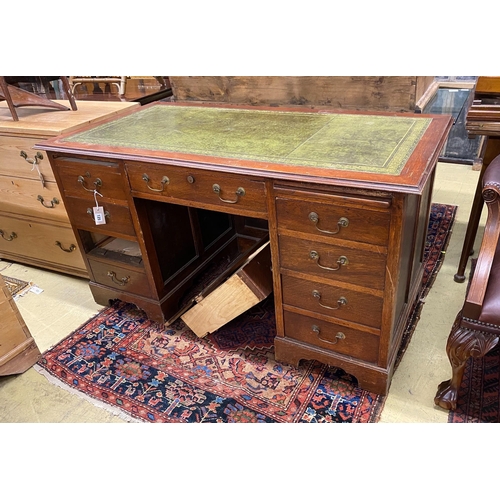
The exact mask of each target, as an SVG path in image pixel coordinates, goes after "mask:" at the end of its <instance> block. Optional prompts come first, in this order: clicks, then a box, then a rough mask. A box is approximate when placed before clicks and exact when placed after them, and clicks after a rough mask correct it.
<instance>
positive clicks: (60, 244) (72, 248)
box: [56, 241, 76, 253]
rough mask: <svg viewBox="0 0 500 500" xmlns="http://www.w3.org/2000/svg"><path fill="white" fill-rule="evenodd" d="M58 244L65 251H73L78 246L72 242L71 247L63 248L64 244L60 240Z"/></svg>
mask: <svg viewBox="0 0 500 500" xmlns="http://www.w3.org/2000/svg"><path fill="white" fill-rule="evenodd" d="M56 245H57V246H58V247H59V248H60V249H61V250H62V251H63V252H67V253H71V252H74V251H75V250H76V246H75V245H73V244H71V245H70V246H69V248H67V249H66V248H63V246H62V243H61V242H60V241H56Z"/></svg>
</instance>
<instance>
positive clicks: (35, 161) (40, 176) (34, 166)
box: [31, 156, 45, 187]
mask: <svg viewBox="0 0 500 500" xmlns="http://www.w3.org/2000/svg"><path fill="white" fill-rule="evenodd" d="M33 170H36V171H37V173H38V178H39V179H40V182H41V183H42V187H45V179H44V178H43V174H42V172H40V169H39V168H38V158H37V157H36V156H35V158H34V159H33V167H31V171H32V172H33Z"/></svg>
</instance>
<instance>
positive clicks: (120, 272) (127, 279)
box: [88, 258, 151, 297]
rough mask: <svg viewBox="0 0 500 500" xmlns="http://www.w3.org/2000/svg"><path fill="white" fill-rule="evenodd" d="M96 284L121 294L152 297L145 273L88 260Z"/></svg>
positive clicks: (142, 270) (113, 264) (112, 263)
mask: <svg viewBox="0 0 500 500" xmlns="http://www.w3.org/2000/svg"><path fill="white" fill-rule="evenodd" d="M88 263H89V266H90V268H91V270H92V274H93V278H94V281H95V282H96V283H100V284H101V285H105V286H108V287H111V288H114V289H115V290H119V291H120V292H126V293H133V294H135V295H140V296H142V297H151V290H150V288H149V282H148V279H147V277H146V274H145V271H144V269H142V268H137V270H134V269H131V268H130V267H121V266H118V265H116V264H115V263H114V262H106V263H104V262H100V261H98V260H94V259H92V258H89V259H88Z"/></svg>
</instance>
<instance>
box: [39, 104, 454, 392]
mask: <svg viewBox="0 0 500 500" xmlns="http://www.w3.org/2000/svg"><path fill="white" fill-rule="evenodd" d="M450 126H451V118H450V117H447V116H433V115H414V114H396V113H366V112H364V113H360V112H353V111H349V112H342V111H340V112H339V111H335V112H332V111H330V110H321V109H312V110H304V109H297V108H295V109H291V108H290V109H283V108H263V107H245V106H232V107H223V106H219V105H214V104H186V103H184V104H180V103H154V104H151V105H147V106H144V107H142V108H140V109H133V110H130V111H126V112H124V113H122V114H120V116H118V117H114V118H111V119H109V120H107V121H105V122H104V123H101V124H100V125H98V126H92V125H89V126H85V127H82V128H80V129H78V130H77V131H73V132H71V133H69V134H64V135H61V136H59V137H57V138H55V139H51V140H48V141H46V142H44V143H42V144H41V145H39V146H37V147H40V148H43V149H44V150H45V151H46V152H47V153H48V155H49V158H50V162H51V165H52V167H53V170H54V174H55V176H56V179H57V183H58V185H59V189H60V191H61V194H62V196H63V198H64V203H65V206H66V207H67V210H68V214H69V218H70V221H71V224H72V226H73V230H74V232H75V236H76V238H77V240H78V244H79V246H80V249H81V251H82V255H83V256H84V259H85V262H86V265H87V269H88V272H89V275H90V287H91V290H92V293H93V295H94V298H95V300H96V301H97V302H98V303H100V304H103V305H107V304H108V303H109V301H110V300H112V299H121V300H124V301H127V302H131V303H134V304H136V305H137V306H138V307H139V308H141V309H143V310H144V311H145V312H146V313H147V314H148V316H149V317H150V318H151V319H154V320H157V321H160V322H164V321H167V320H168V319H169V318H170V317H172V315H175V314H176V311H178V310H179V308H180V307H182V303H183V301H184V300H185V297H186V294H187V293H188V291H189V289H190V288H191V287H193V286H194V284H195V282H196V278H197V276H199V274H200V271H201V270H202V269H207V268H209V266H210V265H213V263H214V262H215V261H216V260H217V259H219V261H222V262H226V261H227V262H231V259H235V258H237V257H238V255H244V254H245V252H248V251H249V249H251V248H254V247H255V245H256V244H258V243H261V242H262V241H265V239H266V238H268V239H269V242H270V248H271V263H272V264H271V267H272V278H273V289H274V290H273V291H274V303H275V310H276V330H277V335H276V339H275V357H276V360H277V361H280V362H283V363H289V364H292V365H295V366H296V365H298V363H299V362H300V360H302V359H315V360H318V361H320V362H323V363H327V364H330V365H334V366H338V367H340V368H342V369H344V370H345V371H346V372H348V373H350V374H352V375H354V376H355V377H356V378H357V379H358V382H359V385H360V387H363V388H365V389H368V390H371V391H374V392H377V393H380V394H385V393H386V392H387V390H388V387H389V385H390V380H391V376H392V371H393V367H394V363H395V359H396V354H397V350H398V347H399V345H400V343H401V338H402V334H403V330H404V327H405V324H406V320H407V318H408V315H409V312H410V309H411V306H412V305H413V302H414V300H415V298H416V294H417V292H418V289H419V286H420V283H421V280H422V275H423V265H422V257H423V252H424V246H425V239H426V231H427V224H428V220H429V211H430V203H431V194H432V186H433V179H434V172H435V166H436V163H437V159H438V156H439V153H440V150H441V148H442V146H443V144H444V141H445V139H446V136H447V134H448V131H449V129H450ZM96 209H97V210H96ZM101 218H102V219H103V221H104V222H105V223H104V224H100V223H99V222H100V219H101ZM229 266H230V264H229Z"/></svg>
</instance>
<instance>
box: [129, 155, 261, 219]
mask: <svg viewBox="0 0 500 500" xmlns="http://www.w3.org/2000/svg"><path fill="white" fill-rule="evenodd" d="M126 168H127V172H128V176H129V181H130V187H131V189H132V192H133V193H142V194H148V195H151V194H155V195H159V196H162V197H165V198H167V200H166V201H168V198H176V199H178V200H183V201H188V202H191V203H192V204H193V205H200V204H203V205H204V206H206V205H207V204H210V205H212V206H213V207H214V208H216V209H217V208H218V209H219V210H220V209H221V208H222V209H224V210H227V211H228V212H237V211H238V210H245V211H252V212H255V215H256V216H263V215H265V214H266V212H267V205H266V189H265V183H264V182H263V181H260V180H257V179H253V178H251V177H244V176H241V175H232V174H227V173H224V172H209V171H203V170H194V169H187V168H183V167H176V166H171V165H148V164H137V163H126Z"/></svg>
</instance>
